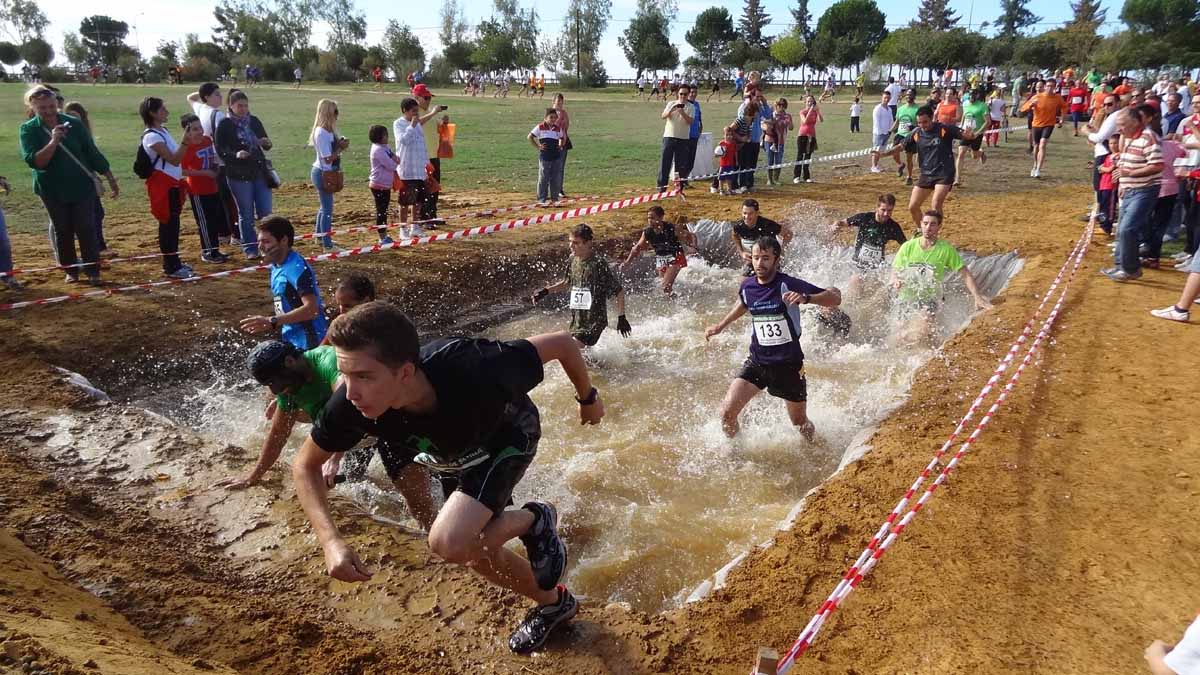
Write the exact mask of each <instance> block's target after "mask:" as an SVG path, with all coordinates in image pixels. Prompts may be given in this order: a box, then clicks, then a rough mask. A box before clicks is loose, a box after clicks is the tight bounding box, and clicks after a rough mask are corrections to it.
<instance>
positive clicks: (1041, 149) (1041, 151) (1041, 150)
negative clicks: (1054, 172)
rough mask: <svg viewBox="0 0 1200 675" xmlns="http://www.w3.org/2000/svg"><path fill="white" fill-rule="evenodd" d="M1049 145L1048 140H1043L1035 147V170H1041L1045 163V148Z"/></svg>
mask: <svg viewBox="0 0 1200 675" xmlns="http://www.w3.org/2000/svg"><path fill="white" fill-rule="evenodd" d="M1048 144H1049V141H1048V139H1045V138H1043V139H1042V141H1041V142H1040V143H1038V147H1037V170H1038V171H1039V172H1040V171H1041V170H1042V165H1044V164H1045V163H1046V146H1047V145H1048Z"/></svg>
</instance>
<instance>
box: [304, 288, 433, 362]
mask: <svg viewBox="0 0 1200 675" xmlns="http://www.w3.org/2000/svg"><path fill="white" fill-rule="evenodd" d="M327 335H328V338H329V344H331V345H333V346H334V347H337V348H338V349H344V350H346V351H351V352H357V351H368V350H369V351H370V352H371V355H372V356H374V357H375V359H377V360H378V361H379V362H380V363H382V364H383V365H385V366H387V367H388V368H391V369H392V370H398V369H399V368H400V367H401V366H403V365H404V364H406V363H416V362H417V360H418V359H420V358H421V342H420V340H419V339H418V338H417V328H416V326H414V325H413V322H412V320H411V319H409V318H408V316H407V315H406V314H405V313H404V312H402V311H400V308H399V307H396V306H395V305H393V304H391V303H389V302H385V301H383V300H375V301H372V302H366V303H363V304H361V305H359V306H358V307H355V308H354V309H352V310H350V311H349V312H346V313H345V314H343V315H342V316H340V317H338V320H337V321H334V322H333V324H332V325H330V326H329V333H328V334H327Z"/></svg>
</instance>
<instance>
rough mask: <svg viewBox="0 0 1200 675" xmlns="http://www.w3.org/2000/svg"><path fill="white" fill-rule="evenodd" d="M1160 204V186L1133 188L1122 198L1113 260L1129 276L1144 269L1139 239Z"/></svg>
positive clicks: (1118, 213)
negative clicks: (1139, 250) (1139, 251)
mask: <svg viewBox="0 0 1200 675" xmlns="http://www.w3.org/2000/svg"><path fill="white" fill-rule="evenodd" d="M1156 204H1158V184H1157V183H1155V184H1154V185H1151V186H1149V187H1144V188H1133V189H1129V190H1126V191H1125V194H1124V195H1122V196H1121V208H1120V210H1119V211H1118V212H1117V248H1116V249H1115V250H1114V251H1113V260H1114V262H1116V263H1117V267H1120V268H1121V269H1123V270H1125V272H1126V273H1128V274H1137V273H1138V272H1140V271H1141V269H1142V259H1141V258H1140V257H1139V256H1138V239H1139V238H1140V236H1139V235H1140V234H1141V232H1142V228H1144V227H1145V226H1146V221H1147V220H1148V219H1149V218H1150V216H1151V215H1152V214H1153V213H1154V207H1155V205H1156Z"/></svg>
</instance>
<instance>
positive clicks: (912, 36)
mask: <svg viewBox="0 0 1200 675" xmlns="http://www.w3.org/2000/svg"><path fill="white" fill-rule="evenodd" d="M935 36H936V33H934V32H933V31H931V30H928V29H925V28H920V27H916V26H909V27H908V28H900V29H898V30H894V31H892V32H890V33H888V35H887V37H885V38H884V39H883V41H881V42H880V43H879V48H878V49H876V50H875V56H874V57H873V58H875V59H876V60H878V61H881V62H884V63H894V64H896V65H899V66H902V67H904V68H906V69H914V68H928V67H930V66H931V65H933V64H932V63H931V62H930V58H929V51H928V48H927V47H928V45H929V44H930V43H932V42H933V40H934V39H935Z"/></svg>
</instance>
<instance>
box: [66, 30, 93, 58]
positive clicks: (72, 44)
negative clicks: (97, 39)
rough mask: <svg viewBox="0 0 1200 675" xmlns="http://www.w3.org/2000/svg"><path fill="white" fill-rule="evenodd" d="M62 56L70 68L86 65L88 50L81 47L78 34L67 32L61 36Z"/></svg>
mask: <svg viewBox="0 0 1200 675" xmlns="http://www.w3.org/2000/svg"><path fill="white" fill-rule="evenodd" d="M63 56H65V57H66V59H67V61H68V62H69V63H70V64H71V65H72V66H77V65H79V64H81V63H87V60H88V50H87V47H84V46H83V41H82V40H80V39H79V34H78V33H72V32H71V31H67V32H66V34H64V35H63Z"/></svg>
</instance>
